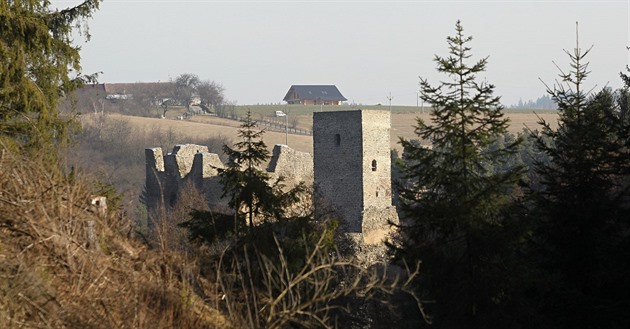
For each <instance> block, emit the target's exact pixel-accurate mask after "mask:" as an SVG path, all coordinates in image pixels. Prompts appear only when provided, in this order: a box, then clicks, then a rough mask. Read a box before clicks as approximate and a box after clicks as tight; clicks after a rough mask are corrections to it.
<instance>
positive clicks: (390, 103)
mask: <svg viewBox="0 0 630 329" xmlns="http://www.w3.org/2000/svg"><path fill="white" fill-rule="evenodd" d="M387 99H388V100H389V112H391V111H392V99H394V97H392V92H391V91H390V92H389V95H387Z"/></svg>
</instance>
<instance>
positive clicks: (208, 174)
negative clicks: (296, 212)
mask: <svg viewBox="0 0 630 329" xmlns="http://www.w3.org/2000/svg"><path fill="white" fill-rule="evenodd" d="M145 157H146V185H145V192H146V193H145V198H146V200H145V203H146V205H147V210H148V211H149V214H150V215H154V214H155V212H156V211H157V210H158V209H159V206H160V205H161V204H164V205H166V206H167V207H172V206H173V205H175V202H177V198H178V196H179V193H180V191H181V189H182V188H183V187H184V186H186V185H187V184H193V185H194V186H195V187H196V188H197V189H198V190H199V191H200V192H201V193H202V194H203V195H204V197H205V199H206V202H207V203H208V206H210V208H211V209H212V208H215V209H216V208H226V207H227V200H226V199H221V194H222V186H221V184H220V181H219V177H218V174H219V172H218V170H217V168H224V167H225V165H224V164H223V162H221V159H220V158H219V156H218V155H217V154H215V153H209V152H208V147H207V146H201V145H195V144H183V145H176V146H175V147H174V148H173V151H172V152H170V153H168V154H166V155H164V154H163V152H162V149H161V148H159V147H157V148H147V149H145ZM264 168H266V170H267V172H268V173H269V174H270V176H271V177H272V179H275V178H278V177H279V176H284V177H285V179H286V180H285V183H286V185H287V187H288V188H291V187H293V186H295V184H298V183H299V182H302V181H304V182H305V183H306V184H309V185H312V184H313V158H312V156H311V155H310V154H309V153H304V152H299V151H296V150H293V149H291V148H289V147H288V146H286V145H276V146H275V147H274V149H273V152H272V156H271V160H270V162H269V164H265V167H264ZM264 168H263V170H264Z"/></svg>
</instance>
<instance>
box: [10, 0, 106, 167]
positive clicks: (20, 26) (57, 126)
mask: <svg viewBox="0 0 630 329" xmlns="http://www.w3.org/2000/svg"><path fill="white" fill-rule="evenodd" d="M99 2H100V1H98V0H85V1H83V2H81V3H80V4H79V5H77V6H75V7H71V8H68V9H65V10H61V11H58V10H52V9H50V8H49V6H50V2H49V1H39V0H25V1H2V2H0V58H2V60H1V61H0V138H2V140H4V142H5V144H10V145H14V146H16V147H23V148H24V150H27V151H30V152H31V153H32V154H34V153H35V152H37V151H38V150H41V149H42V147H44V146H48V147H49V149H48V150H47V152H44V154H45V155H48V156H54V155H56V152H50V151H51V150H52V149H54V147H53V146H59V145H63V144H65V143H66V142H67V141H68V136H69V130H70V128H71V127H72V126H73V120H72V118H65V117H63V116H61V115H60V114H59V112H58V111H57V104H58V101H59V99H60V98H61V97H63V96H65V95H67V94H68V93H69V92H71V91H72V90H74V89H76V88H77V87H78V86H80V85H82V84H83V83H85V82H88V81H93V80H94V79H95V76H94V75H87V76H86V75H82V72H81V66H80V63H79V61H80V55H79V49H80V47H79V46H74V45H72V31H73V30H74V29H75V28H80V27H81V23H82V21H83V20H85V19H87V18H89V17H91V15H92V14H93V13H94V11H95V10H97V9H98V6H99ZM84 32H87V31H84ZM86 36H87V38H88V39H89V34H87V33H86Z"/></svg>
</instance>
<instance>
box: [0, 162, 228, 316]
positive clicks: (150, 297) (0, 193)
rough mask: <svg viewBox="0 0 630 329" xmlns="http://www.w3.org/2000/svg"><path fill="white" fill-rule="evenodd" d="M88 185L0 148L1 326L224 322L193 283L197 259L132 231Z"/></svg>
mask: <svg viewBox="0 0 630 329" xmlns="http://www.w3.org/2000/svg"><path fill="white" fill-rule="evenodd" d="M91 186H92V184H91V182H90V181H89V180H87V179H86V178H83V177H68V176H64V175H61V174H60V173H59V172H58V171H57V170H55V169H52V170H51V166H49V165H44V164H42V163H40V162H38V161H37V160H32V159H24V158H22V157H20V156H16V155H13V154H10V153H8V152H6V151H4V150H3V151H2V153H1V154H0V327H2V328H224V327H226V326H227V322H226V321H225V319H224V318H223V317H222V316H221V315H220V314H219V312H218V311H216V310H213V309H211V308H209V307H208V306H207V304H205V303H204V302H203V300H202V299H201V298H200V297H199V295H198V294H195V293H193V289H192V288H191V287H192V286H193V285H194V284H193V283H194V282H195V279H196V275H197V274H196V266H195V264H194V263H192V262H191V261H189V260H187V259H186V258H184V257H182V256H181V255H178V254H176V253H169V252H163V251H160V250H148V249H147V248H145V247H144V246H142V245H140V244H138V243H136V242H134V241H132V240H131V239H129V238H128V235H129V234H130V232H131V227H130V226H129V221H128V220H127V219H126V218H124V217H122V216H120V215H119V214H118V212H117V211H109V212H99V211H98V210H97V209H96V208H94V207H93V206H91V205H90V202H89V200H90V198H91V197H92V190H91Z"/></svg>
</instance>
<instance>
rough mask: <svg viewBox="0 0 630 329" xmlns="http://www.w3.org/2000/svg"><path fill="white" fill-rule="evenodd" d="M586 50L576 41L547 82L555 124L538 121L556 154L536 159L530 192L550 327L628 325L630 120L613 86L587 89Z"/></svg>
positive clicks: (548, 148) (541, 286)
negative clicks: (567, 63) (535, 184)
mask: <svg viewBox="0 0 630 329" xmlns="http://www.w3.org/2000/svg"><path fill="white" fill-rule="evenodd" d="M589 51H590V49H589V50H587V51H582V50H581V49H580V48H579V46H578V45H576V48H575V49H574V50H573V52H568V51H567V52H566V53H567V54H568V55H569V57H570V60H571V70H570V71H569V72H568V73H564V72H561V74H560V78H561V84H559V85H556V86H554V87H553V88H551V87H548V92H549V94H550V95H551V97H552V99H553V100H554V101H555V102H556V104H557V105H558V110H559V122H558V128H557V130H554V129H552V128H551V127H550V125H549V124H548V123H547V122H544V121H541V124H542V131H541V133H540V134H538V135H536V137H537V138H539V140H540V141H539V142H538V147H539V149H541V150H542V151H543V152H545V153H546V154H547V155H548V156H549V157H550V159H551V161H550V162H549V163H537V164H536V167H535V169H536V171H537V173H538V175H539V176H540V177H541V183H542V187H541V188H540V189H538V190H534V191H533V193H532V197H533V201H534V205H535V209H534V210H535V211H534V212H533V216H532V217H533V218H537V219H538V222H537V230H536V231H535V234H534V238H535V239H534V240H533V242H534V244H533V246H534V249H533V250H536V251H537V252H538V254H537V255H536V256H535V258H536V259H538V261H539V264H538V265H539V266H540V267H541V269H542V270H543V271H544V273H546V276H545V277H547V278H549V279H548V280H547V281H541V282H539V286H538V289H537V290H538V291H539V292H540V295H539V298H540V300H539V303H540V305H541V306H542V312H543V314H545V315H546V316H547V317H548V319H549V325H550V327H554V328H578V327H579V328H627V327H630V318H628V313H627V312H628V310H629V309H630V284H628V280H627V278H628V276H629V275H630V251H629V250H630V234H629V233H628V232H630V190H629V184H630V129H629V128H630V125H629V121H628V119H627V108H626V109H624V108H623V106H624V105H623V102H616V101H615V97H614V94H613V93H612V91H611V90H609V89H607V88H604V89H603V90H601V91H599V92H597V93H595V94H592V95H591V94H589V93H588V92H586V91H585V87H584V84H585V83H584V81H585V79H586V77H587V76H588V73H589V72H588V70H587V67H588V64H587V63H585V58H586V56H587V54H588V53H589ZM620 94H621V95H624V92H623V91H622V92H620ZM619 100H623V98H621V99H619ZM626 104H627V102H626ZM619 105H621V106H619ZM626 107H627V105H626ZM543 138H546V139H547V140H551V143H548V142H545V141H544V140H543Z"/></svg>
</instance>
